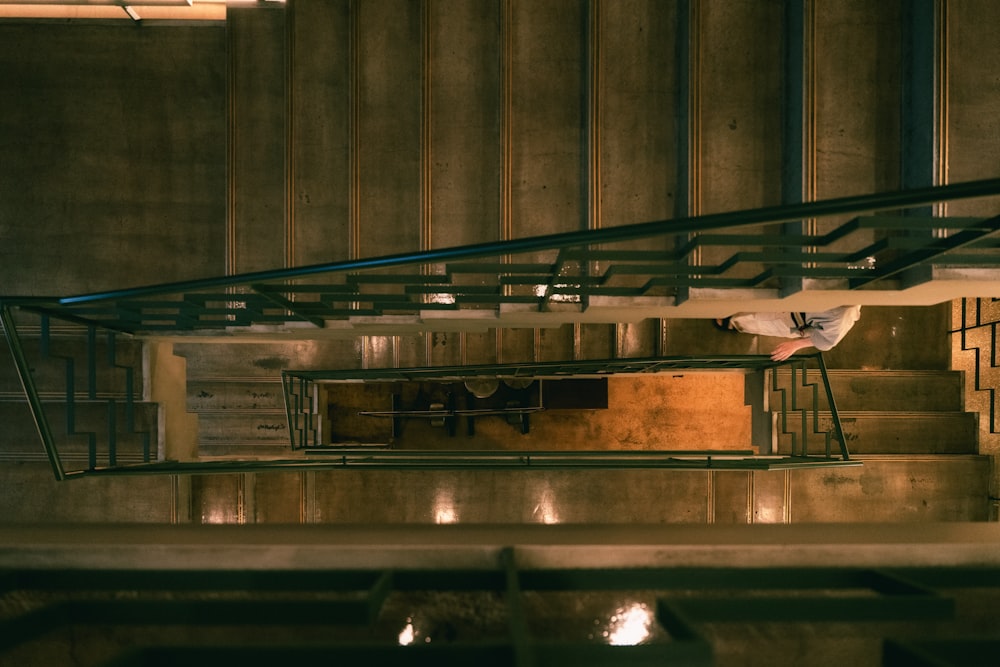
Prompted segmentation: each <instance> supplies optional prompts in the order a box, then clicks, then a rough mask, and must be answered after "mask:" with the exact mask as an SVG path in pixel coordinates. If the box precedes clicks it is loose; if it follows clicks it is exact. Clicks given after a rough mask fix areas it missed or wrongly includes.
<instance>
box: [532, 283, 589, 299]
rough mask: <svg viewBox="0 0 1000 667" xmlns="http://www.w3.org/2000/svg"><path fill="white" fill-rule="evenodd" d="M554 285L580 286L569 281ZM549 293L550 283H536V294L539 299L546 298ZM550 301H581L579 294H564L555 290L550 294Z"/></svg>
mask: <svg viewBox="0 0 1000 667" xmlns="http://www.w3.org/2000/svg"><path fill="white" fill-rule="evenodd" d="M552 287H554V288H555V287H579V285H570V284H569V283H559V284H557V285H553V286H552ZM548 293H549V286H548V285H535V296H537V297H538V298H539V299H543V298H545V296H546V295H547V294H548ZM549 301H551V302H553V303H580V295H579V294H562V293H560V292H555V293H553V294H551V295H550V296H549Z"/></svg>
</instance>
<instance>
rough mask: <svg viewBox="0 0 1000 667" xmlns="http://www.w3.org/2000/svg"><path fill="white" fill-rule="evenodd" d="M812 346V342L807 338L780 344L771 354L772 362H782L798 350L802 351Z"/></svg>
mask: <svg viewBox="0 0 1000 667" xmlns="http://www.w3.org/2000/svg"><path fill="white" fill-rule="evenodd" d="M812 346H813V344H812V341H811V340H809V339H808V338H795V339H793V340H790V341H786V342H784V343H781V344H779V345H778V347H776V348H774V352H772V353H771V359H772V360H773V361H784V360H785V359H787V358H788V357H790V356H792V355H793V354H795V353H796V352H798V351H799V350H804V349H806V348H807V347H812Z"/></svg>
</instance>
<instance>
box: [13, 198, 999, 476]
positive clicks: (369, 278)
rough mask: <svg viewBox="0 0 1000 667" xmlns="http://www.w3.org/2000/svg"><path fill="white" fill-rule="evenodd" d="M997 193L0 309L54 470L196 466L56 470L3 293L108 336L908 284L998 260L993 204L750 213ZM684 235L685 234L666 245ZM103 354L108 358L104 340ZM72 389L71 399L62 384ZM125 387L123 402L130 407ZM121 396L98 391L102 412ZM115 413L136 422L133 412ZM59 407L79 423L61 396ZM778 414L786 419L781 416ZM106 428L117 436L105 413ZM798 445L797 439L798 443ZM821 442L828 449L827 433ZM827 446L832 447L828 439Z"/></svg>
mask: <svg viewBox="0 0 1000 667" xmlns="http://www.w3.org/2000/svg"><path fill="white" fill-rule="evenodd" d="M997 194H1000V179H987V180H980V181H972V182H968V183H958V184H952V185H943V186H935V187H926V188H919V189H913V190H905V191H899V192H888V193H879V194H873V195H861V196H854V197H843V198H838V199H830V200H825V201H816V202H806V203H798V204H787V205H782V206H771V207H764V208H758V209H751V210H745V211H735V212H727V213H716V214H710V215H704V216H698V217H690V218H680V219H675V220H662V221H656V222H647V223H639V224H632V225H622V226H618V227H610V228H602V229H596V230H586V231H578V232H568V233H563V234H552V235H545V236H536V237H529V238H522V239H514V240H508V241H500V242H492V243H482V244H475V245H469V246H463V247H456V248H444V249H438V250H428V251H423V252H415V253H404V254H398V255H390V256H384V257H374V258H368V259H359V260H349V261H341V262H330V263H325V264H316V265H311V266H303V267H293V268H286V269H276V270H271V271H258V272H253V273H245V274H239V275H232V276H220V277H216V278H208V279H201V280H189V281H181V282H172V283H165V284H160V285H150V286H145V287H136V288H129V289H121V290H112V291H106V292H98V293H92V294H82V295H75V296H65V297H45V296H31V297H27V296H0V320H2V324H3V328H4V333H5V337H6V339H7V342H8V346H9V347H10V351H11V354H12V356H13V358H14V363H15V367H16V369H17V374H18V377H19V379H20V382H21V386H22V389H23V393H24V396H25V399H26V402H27V404H28V408H29V410H30V411H31V415H32V419H33V420H34V423H35V426H36V429H37V431H38V435H39V438H40V440H41V442H42V444H43V448H44V450H45V452H46V454H47V456H48V458H49V460H50V462H51V463H52V467H53V470H54V472H55V475H56V477H57V478H58V479H66V478H68V477H70V476H79V475H83V474H92V473H113V474H120V473H130V474H131V473H157V472H171V473H176V472H185V471H190V472H195V471H196V470H195V468H197V471H198V472H205V471H206V470H205V466H206V465H208V464H205V463H199V464H196V466H195V467H192V468H185V465H186V464H165V463H151V462H149V461H148V459H149V454H148V447H147V453H146V456H145V461H144V462H143V463H141V464H139V465H136V466H121V465H117V466H116V465H115V460H114V457H113V456H112V457H110V465H109V466H108V467H106V468H102V467H100V466H97V465H96V461H95V460H94V459H93V458H91V460H90V461H89V465H90V467H89V469H88V470H82V471H73V472H67V471H66V470H65V469H64V467H63V464H62V462H61V460H60V457H59V453H58V452H57V451H56V447H55V444H54V439H53V434H52V429H51V426H50V424H49V421H48V419H47V417H46V415H45V411H44V408H43V405H42V401H41V399H40V397H39V392H38V389H37V387H36V386H35V382H34V379H33V377H32V370H31V365H30V364H29V362H28V361H27V359H26V357H25V352H24V349H23V346H22V343H21V340H20V336H19V334H18V331H17V326H18V322H17V319H18V318H17V317H15V313H14V309H19V310H21V311H24V312H26V313H34V314H36V315H38V316H40V317H41V318H42V319H43V321H44V320H45V319H46V318H56V319H59V320H62V321H65V322H69V323H73V324H77V325H81V326H83V327H85V328H86V329H87V331H88V332H89V335H92V336H96V335H97V333H96V332H97V331H98V330H100V331H101V332H102V335H104V334H106V333H108V332H111V334H108V335H109V336H112V337H113V334H129V335H137V336H144V335H149V336H155V335H162V334H169V333H173V334H176V333H183V332H189V333H199V332H200V333H209V334H210V333H213V332H215V333H218V332H220V331H222V332H226V333H231V332H233V331H234V330H241V329H246V328H248V327H251V326H253V325H280V326H286V325H296V326H303V325H304V326H307V327H324V326H327V324H328V323H329V322H331V321H333V320H338V319H350V318H353V317H371V316H373V317H378V316H383V315H410V316H418V317H419V315H420V314H421V313H423V312H426V311H441V310H448V311H462V310H465V311H475V310H480V311H482V310H483V309H497V308H502V307H503V306H509V307H516V308H527V309H529V310H530V309H536V310H538V311H546V310H552V309H571V310H572V309H575V310H577V311H580V312H582V311H585V310H586V309H587V308H588V305H589V304H590V302H591V300H592V299H594V298H596V297H612V298H614V297H627V298H631V299H635V300H636V301H635V302H636V303H641V300H642V299H645V298H652V299H654V302H652V303H658V304H670V303H672V304H675V305H676V304H678V303H680V302H681V301H682V300H684V299H685V298H687V296H688V295H689V294H690V290H691V288H722V289H727V288H747V287H760V286H769V287H775V286H776V287H779V288H780V289H781V292H782V293H784V294H788V293H791V292H794V291H796V290H799V289H802V285H803V281H804V280H806V279H823V280H827V281H834V282H835V283H836V284H837V285H838V286H840V288H845V289H846V288H849V289H860V288H864V287H866V286H869V285H872V284H874V283H878V282H880V281H881V282H886V281H888V282H889V283H891V284H892V285H893V286H895V287H899V286H909V285H912V284H916V283H917V282H920V281H922V280H927V279H929V276H930V275H931V272H930V269H933V268H934V267H938V266H950V267H979V268H993V269H995V268H998V267H1000V256H998V254H997V249H998V248H1000V244H998V243H997V241H996V240H995V239H994V238H993V234H994V233H995V232H997V231H998V230H1000V216H997V217H993V218H986V219H981V218H975V219H970V218H963V219H955V218H932V217H921V216H902V217H898V216H897V215H896V214H895V213H893V214H892V215H879V216H869V217H854V218H851V219H849V220H847V221H846V222H842V223H837V224H836V225H835V226H834V227H833V228H832V229H831V230H830V231H827V232H825V233H817V234H788V233H773V232H768V233H765V231H764V230H762V229H761V226H762V225H768V224H771V225H774V226H776V227H780V225H775V224H774V223H788V222H793V221H797V220H803V219H814V218H820V217H824V216H850V215H859V214H862V213H868V212H872V211H883V212H885V211H898V210H899V209H909V208H919V207H921V206H926V205H928V204H934V203H941V202H945V201H951V200H956V199H963V198H972V197H983V196H990V195H997ZM751 228H752V229H751ZM785 231H787V230H785ZM679 238H684V239H687V240H686V241H684V242H682V243H680V245H677V246H676V247H675V245H674V244H675V241H676V240H677V239H679ZM637 241H642V242H643V244H644V246H643V247H645V248H654V247H655V248H660V247H661V246H662V249H658V250H647V249H636V245H635V242H637ZM706 248H711V249H712V250H713V251H712V253H711V254H712V255H713V256H716V257H727V258H726V259H723V260H721V261H718V262H717V263H715V264H711V265H709V264H705V263H702V264H693V263H692V262H691V257H692V254H693V253H695V251H697V250H699V249H706ZM727 252H728V253H729V254H728V256H727V255H726V253H727ZM112 347H113V345H112ZM110 363H111V364H112V365H117V363H116V362H115V360H114V357H113V356H112V357H111V359H110ZM793 391H794V390H793ZM126 394H127V395H128V396H131V394H132V392H131V391H127V392H126ZM67 399H68V400H67V403H68V404H70V405H71V404H72V396H71V395H70V394H67ZM129 400H130V399H126V402H127V403H128V406H127V409H128V410H132V409H133V406H132V404H131V402H129ZM831 404H832V402H831ZM791 409H792V410H798V411H800V412H801V413H802V420H803V421H805V420H806V411H805V410H804V409H802V408H801V407H798V406H795V405H793V406H792V408H791ZM116 410H117V408H116V407H115V406H113V405H110V406H109V408H108V418H109V420H110V419H112V414H113V413H114V414H117V412H116ZM814 413H815V411H814ZM129 414H131V413H129ZM125 420H126V421H129V422H131V420H132V417H131V416H126V418H125ZM67 421H68V422H69V423H70V425H71V427H70V429H69V431H70V433H74V432H75V430H74V429H73V428H72V422H73V415H72V412H70V413H69V414H68V415H67ZM787 426H788V424H787V421H783V428H787ZM130 428H131V426H130ZM838 432H839V429H838ZM84 435H86V433H84ZM88 437H89V436H88ZM109 437H110V438H111V439H113V438H114V435H112V434H111V429H110V428H109ZM840 439H841V464H844V463H846V462H847V458H848V457H847V453H846V448H844V447H843V438H842V435H841V436H840ZM805 447H806V445H805V442H804V436H803V442H802V443H801V453H802V454H803V455H808V454H806V448H805ZM794 448H795V449H796V450H798V449H799V443H796V444H795V445H794ZM826 448H827V452H828V453H829V451H830V442H829V439H828V440H827V443H826ZM91 449H93V448H91ZM796 453H797V452H796ZM826 458H827V459H829V460H832V458H831V457H830V456H829V455H828V456H827V457H826ZM706 464H707V462H706ZM244 465H245V466H248V467H247V468H246V469H250V468H251V467H255V466H257V464H253V463H246V462H231V461H222V462H219V465H218V470H219V471H226V472H231V471H233V470H234V468H239V467H240V466H244ZM267 465H268V466H269V467H270V468H273V469H288V468H294V467H303V466H305V467H314V466H317V465H321V464H320V463H319V462H316V461H301V460H299V461H280V462H267ZM322 465H326V466H330V465H331V464H330V462H326V463H325V464H322Z"/></svg>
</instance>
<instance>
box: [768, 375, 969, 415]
mask: <svg viewBox="0 0 1000 667" xmlns="http://www.w3.org/2000/svg"><path fill="white" fill-rule="evenodd" d="M801 377H802V376H801V373H799V374H797V380H798V381H799V383H800V384H799V385H798V387H797V390H796V391H797V397H796V398H797V402H798V405H800V406H805V407H811V406H812V400H813V389H812V388H811V387H802V386H801ZM829 377H830V388H831V391H832V392H833V398H834V400H835V401H836V403H837V409H838V410H876V411H883V412H887V411H906V412H922V411H928V412H958V411H961V410H962V379H961V375H960V374H959V373H951V372H941V373H921V374H912V373H899V374H897V375H892V374H887V373H884V372H866V371H856V372H843V371H835V372H831V373H830V374H829ZM808 378H809V382H810V383H816V384H817V386H818V389H817V392H818V394H817V397H818V399H819V405H818V407H819V409H820V410H829V407H830V406H829V403H828V401H827V398H826V392H825V391H824V390H823V387H822V381H821V378H820V376H819V373H818V372H813V371H810V373H809V376H808ZM778 382H779V388H782V389H785V401H786V402H787V403H788V404H789V405H790V404H791V400H792V397H791V378H790V374H789V373H781V375H780V376H779V379H778ZM769 386H770V385H769ZM769 398H770V405H771V407H772V409H774V408H777V407H778V406H780V405H781V399H782V397H781V394H780V393H779V392H776V391H771V392H770V396H769Z"/></svg>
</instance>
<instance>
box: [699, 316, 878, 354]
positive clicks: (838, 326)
mask: <svg viewBox="0 0 1000 667" xmlns="http://www.w3.org/2000/svg"><path fill="white" fill-rule="evenodd" d="M860 318H861V306H840V307H839V308H831V309H830V310H824V311H822V312H816V313H737V314H735V315H732V316H731V317H727V318H725V319H721V320H715V324H716V326H717V327H719V328H720V329H726V330H733V331H739V332H742V333H748V334H756V335H759V336H777V337H780V338H791V339H793V340H790V341H788V342H786V343H781V344H780V345H778V346H777V347H776V348H774V351H773V352H772V353H771V359H773V360H774V361H784V360H785V359H788V358H789V357H790V356H792V355H793V354H795V353H796V352H798V351H799V350H804V349H806V348H807V347H815V348H816V349H817V350H820V351H822V352H826V351H827V350H829V349H831V348H833V346H834V345H836V344H837V343H839V342H840V341H841V339H843V338H844V336H846V335H847V332H848V331H850V330H851V327H853V326H854V323H855V322H857V321H858V319H860Z"/></svg>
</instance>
